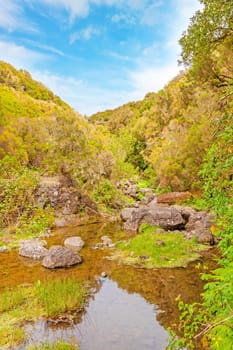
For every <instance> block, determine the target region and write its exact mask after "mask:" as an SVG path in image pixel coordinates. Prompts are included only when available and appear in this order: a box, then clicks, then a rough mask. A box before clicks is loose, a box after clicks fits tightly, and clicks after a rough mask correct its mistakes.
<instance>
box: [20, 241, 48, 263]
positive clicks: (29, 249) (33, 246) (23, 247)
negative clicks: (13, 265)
mask: <svg viewBox="0 0 233 350" xmlns="http://www.w3.org/2000/svg"><path fill="white" fill-rule="evenodd" d="M45 245H46V242H45V241H39V240H22V241H20V242H19V255H21V256H25V257H27V258H31V259H42V258H43V257H44V256H45V255H46V254H47V253H48V249H46V248H45Z"/></svg>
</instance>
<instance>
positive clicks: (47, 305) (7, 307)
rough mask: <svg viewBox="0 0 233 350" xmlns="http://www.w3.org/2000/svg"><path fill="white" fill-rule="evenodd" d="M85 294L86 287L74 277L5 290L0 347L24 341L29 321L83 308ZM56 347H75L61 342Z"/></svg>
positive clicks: (0, 302) (0, 305)
mask: <svg viewBox="0 0 233 350" xmlns="http://www.w3.org/2000/svg"><path fill="white" fill-rule="evenodd" d="M86 295H87V292H86V290H85V288H84V287H82V286H81V285H79V284H78V283H77V282H76V281H75V280H74V279H72V278H67V279H62V280H54V281H53V280H51V281H48V282H43V283H42V282H40V281H38V282H37V283H36V284H35V285H33V286H31V287H22V286H18V287H16V288H14V289H13V290H7V291H5V292H2V293H1V294H0V347H1V348H7V347H12V346H13V345H17V344H20V343H22V342H23V341H24V340H25V338H26V334H25V331H24V328H23V327H22V325H23V323H25V322H26V321H33V320H36V319H37V318H39V317H58V316H59V315H61V314H64V313H65V312H67V311H72V310H80V309H81V308H83V306H84V302H85V298H86ZM54 346H55V345H54ZM57 346H58V347H57V348H55V347H52V348H51V349H59V350H63V349H64V350H66V349H67V350H68V349H71V350H73V349H76V348H75V347H73V348H68V347H65V345H64V347H63V348H62V346H63V345H62V343H61V346H60V347H59V345H57ZM42 349H44V348H42ZM45 349H47V348H45ZM49 349H50V348H49Z"/></svg>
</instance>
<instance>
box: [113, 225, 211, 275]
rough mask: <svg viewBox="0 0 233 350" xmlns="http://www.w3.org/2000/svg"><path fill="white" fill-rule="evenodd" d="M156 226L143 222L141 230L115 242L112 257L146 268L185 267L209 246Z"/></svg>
mask: <svg viewBox="0 0 233 350" xmlns="http://www.w3.org/2000/svg"><path fill="white" fill-rule="evenodd" d="M157 230H158V229H157V228H156V227H154V226H150V225H147V224H142V226H141V228H140V231H141V233H140V234H138V235H136V236H135V237H133V238H131V239H130V240H128V241H124V242H121V243H119V244H118V245H117V251H116V252H114V253H113V256H112V258H113V259H114V260H115V259H116V260H118V261H120V262H122V263H124V264H129V265H134V266H137V267H146V268H163V267H170V268H171V267H186V266H187V264H188V263H189V262H191V261H194V260H197V259H198V258H199V257H200V254H199V253H200V252H201V251H203V250H206V249H209V248H208V247H207V246H204V245H201V244H198V243H197V242H196V240H195V239H192V240H186V239H185V238H184V236H183V234H182V233H177V232H176V233H175V232H170V233H166V234H164V233H159V230H158V232H157Z"/></svg>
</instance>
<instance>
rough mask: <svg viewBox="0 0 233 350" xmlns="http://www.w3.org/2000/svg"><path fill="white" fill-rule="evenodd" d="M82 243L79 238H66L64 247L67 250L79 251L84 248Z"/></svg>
mask: <svg viewBox="0 0 233 350" xmlns="http://www.w3.org/2000/svg"><path fill="white" fill-rule="evenodd" d="M84 244H85V243H84V242H83V240H82V238H81V237H79V236H74V237H69V238H66V239H65V241H64V246H65V247H67V248H71V249H75V250H77V251H79V250H80V249H82V248H83V247H84Z"/></svg>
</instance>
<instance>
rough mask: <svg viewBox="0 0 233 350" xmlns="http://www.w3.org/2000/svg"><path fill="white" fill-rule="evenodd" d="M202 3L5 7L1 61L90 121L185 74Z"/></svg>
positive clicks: (117, 1) (83, 0) (16, 2)
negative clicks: (183, 55)
mask: <svg viewBox="0 0 233 350" xmlns="http://www.w3.org/2000/svg"><path fill="white" fill-rule="evenodd" d="M199 8H200V3H199V1H198V0H0V60H3V61H6V62H9V63H11V64H13V65H14V66H15V67H16V68H18V69H26V70H28V71H29V72H30V73H31V75H32V77H33V78H34V79H36V80H39V81H41V82H42V83H44V84H45V85H46V86H47V87H49V88H50V89H51V90H52V91H53V92H54V93H55V94H57V95H58V96H60V97H61V98H62V99H63V100H65V101H66V102H67V103H69V104H70V105H71V106H72V107H73V108H74V109H75V110H77V111H78V112H80V113H82V114H84V115H91V114H93V113H96V112H98V111H103V110H106V109H110V108H115V107H117V106H120V105H122V104H124V103H127V102H129V101H135V100H140V99H143V97H144V96H145V94H146V93H148V92H153V91H155V92H156V91H158V90H160V89H161V88H163V86H164V85H165V84H166V83H168V82H169V80H171V79H172V78H173V77H175V76H176V75H177V74H178V73H179V71H180V70H181V69H182V67H180V66H178V64H177V60H178V58H179V55H180V47H179V44H178V40H179V38H180V36H181V34H182V32H183V31H184V30H185V29H187V26H188V24H189V19H190V17H192V16H193V15H194V13H195V11H196V10H198V9H199Z"/></svg>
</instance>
